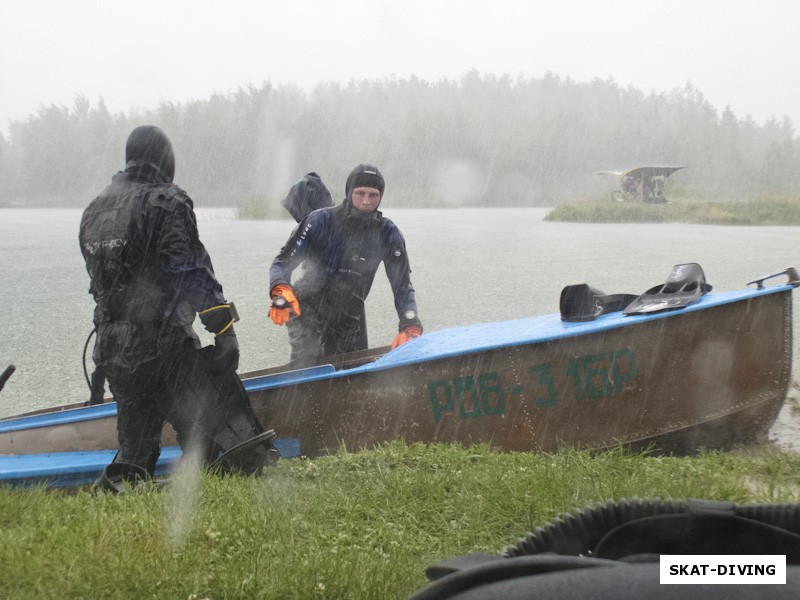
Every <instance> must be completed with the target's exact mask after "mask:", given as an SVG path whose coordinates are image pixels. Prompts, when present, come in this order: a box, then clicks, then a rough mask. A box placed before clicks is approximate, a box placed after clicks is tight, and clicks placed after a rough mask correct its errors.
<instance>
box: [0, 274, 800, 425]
mask: <svg viewBox="0 0 800 600" xmlns="http://www.w3.org/2000/svg"><path fill="white" fill-rule="evenodd" d="M793 289H794V286H792V285H790V284H784V285H773V286H767V287H763V288H758V289H743V290H735V291H727V292H714V293H709V294H706V295H704V296H702V297H701V298H700V299H699V300H698V301H697V302H695V303H694V304H691V305H689V306H686V307H684V308H680V309H677V310H669V311H663V312H658V313H653V314H643V315H623V314H622V312H613V313H608V314H605V315H601V316H600V317H598V318H597V319H596V320H594V321H586V322H565V321H562V320H561V317H560V315H559V314H558V313H555V314H548V315H537V316H533V317H525V318H523V319H514V320H508V321H495V322H490V323H478V324H473V325H467V326H462V327H454V328H448V329H442V330H438V331H433V332H431V333H428V334H426V335H423V336H421V337H419V338H416V339H414V340H412V341H411V342H409V343H407V344H404V345H402V346H400V347H398V348H396V349H394V350H392V351H391V352H387V353H386V354H384V355H383V356H381V357H379V358H378V359H377V360H375V361H373V362H369V363H366V364H364V365H360V366H358V367H353V368H350V369H342V370H339V371H337V370H335V369H334V367H333V366H332V365H319V366H317V367H310V368H308V369H299V370H296V371H287V372H282V373H274V374H269V375H261V376H256V377H252V378H248V379H244V380H243V383H244V386H245V389H246V390H247V391H248V392H259V391H264V390H269V389H275V388H281V387H288V386H291V385H297V384H300V383H309V382H313V381H318V380H321V379H336V378H341V377H352V376H355V375H360V374H366V373H375V372H380V371H385V370H389V369H395V368H399V367H405V366H409V365H414V364H421V363H425V362H431V361H435V360H441V359H445V358H452V357H455V356H463V355H467V354H477V353H481V352H486V351H490V350H498V349H502V348H508V347H512V346H521V345H530V344H537V343H542V342H549V341H554V340H558V339H566V338H572V337H578V336H582V335H587V334H592V333H600V332H604V331H608V330H611V329H620V328H624V327H630V326H633V325H636V324H641V323H645V322H649V321H656V320H660V319H668V318H671V317H675V316H679V315H683V314H688V313H693V312H697V311H701V310H704V309H707V308H712V307H715V306H722V305H725V304H732V303H734V302H739V301H742V300H748V299H751V298H757V297H760V296H766V295H769V294H775V293H780V292H791V291H792V290H793ZM443 342H446V343H443ZM116 414H117V405H116V403H114V402H108V403H105V404H99V405H96V406H85V407H77V408H73V409H66V410H62V411H56V412H48V413H42V414H37V415H29V416H25V417H17V418H10V419H5V420H0V433H7V432H12V431H19V430H24V429H34V428H37V427H48V426H53V425H56V424H59V425H61V424H69V423H74V422H79V421H81V422H82V421H92V420H99V419H105V418H108V417H112V416H113V417H115V416H116Z"/></svg>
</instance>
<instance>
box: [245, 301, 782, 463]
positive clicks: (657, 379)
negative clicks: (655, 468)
mask: <svg viewBox="0 0 800 600" xmlns="http://www.w3.org/2000/svg"><path fill="white" fill-rule="evenodd" d="M623 319H624V317H621V316H617V317H616V320H617V321H620V322H621V323H620V325H621V326H619V327H609V328H598V329H596V330H592V328H591V327H589V328H585V329H587V331H586V332H582V333H580V334H579V335H571V336H561V337H555V338H554V339H550V340H546V341H535V342H532V343H528V344H521V345H513V346H508V347H500V348H493V349H488V350H482V351H476V352H471V353H462V354H456V355H453V356H449V357H444V358H440V359H435V360H429V361H424V362H411V363H409V364H406V365H402V366H398V367H396V368H385V369H365V370H361V371H359V372H356V373H353V374H350V375H346V376H342V377H336V378H326V379H318V380H316V381H310V382H306V383H298V384H297V385H294V386H291V387H280V388H274V389H268V390H263V391H258V390H257V389H253V391H251V392H250V396H251V399H252V402H253V405H254V407H255V408H256V411H257V414H258V415H259V417H260V418H261V419H262V420H263V422H265V423H268V424H269V426H270V427H273V428H275V430H276V431H278V432H280V435H282V436H288V437H297V438H299V439H300V440H301V441H302V445H301V448H302V452H303V453H304V454H307V455H309V456H314V455H317V454H320V453H322V452H325V451H327V450H330V449H336V448H338V447H340V446H344V447H346V448H348V449H360V448H369V447H373V446H375V445H377V444H380V443H382V442H385V441H388V440H393V439H403V440H405V441H406V442H409V443H413V442H432V441H437V442H458V443H462V444H475V443H489V444H491V445H493V446H495V447H496V448H499V449H501V450H507V451H531V450H536V451H547V452H551V451H556V450H558V449H559V448H560V447H562V446H570V447H580V448H602V447H609V446H614V445H618V444H626V445H638V446H648V445H652V446H654V447H656V448H658V449H661V450H665V451H669V452H676V453H687V452H694V451H696V450H697V449H698V448H701V447H705V448H726V447H729V446H731V445H733V444H737V443H746V442H750V441H753V440H757V439H758V438H760V437H763V436H764V435H765V434H766V432H767V430H768V429H769V427H770V425H771V424H772V422H773V421H774V420H775V418H776V416H777V414H778V412H779V410H780V408H781V406H782V404H783V402H784V401H785V398H786V394H787V392H788V386H789V380H790V373H791V339H792V336H791V294H790V293H789V292H787V293H784V294H770V295H766V296H757V297H751V298H748V299H744V300H742V301H739V302H733V303H729V304H722V305H718V306H713V307H709V308H708V309H706V310H697V311H691V312H685V313H683V314H675V315H670V316H669V317H667V318H658V319H651V320H646V321H644V322H637V323H634V322H630V323H625V322H624V321H623ZM553 325H556V324H553ZM519 326H520V327H524V326H525V324H524V323H523V322H520V324H519ZM562 327H563V325H562ZM564 331H565V330H563V329H562V332H564ZM566 331H568V330H566ZM466 333H468V332H466ZM409 350H410V348H409ZM376 364H377V363H376ZM254 388H256V386H254Z"/></svg>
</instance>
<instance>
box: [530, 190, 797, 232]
mask: <svg viewBox="0 0 800 600" xmlns="http://www.w3.org/2000/svg"><path fill="white" fill-rule="evenodd" d="M545 220H546V221H569V222H588V223H704V224H712V225H800V198H790V197H780V196H775V197H761V198H757V199H754V200H749V201H745V202H701V201H694V200H685V199H676V200H671V201H670V202H669V203H668V204H645V203H642V202H613V201H611V200H587V201H580V202H570V203H565V204H559V205H558V206H556V207H555V208H554V209H553V210H552V211H550V213H548V214H547V216H546V217H545Z"/></svg>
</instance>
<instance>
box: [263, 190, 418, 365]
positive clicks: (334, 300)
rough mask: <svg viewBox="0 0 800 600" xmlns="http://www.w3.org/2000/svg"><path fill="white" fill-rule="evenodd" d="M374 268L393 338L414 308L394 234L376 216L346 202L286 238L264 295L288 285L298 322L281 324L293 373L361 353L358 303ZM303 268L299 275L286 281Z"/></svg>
mask: <svg viewBox="0 0 800 600" xmlns="http://www.w3.org/2000/svg"><path fill="white" fill-rule="evenodd" d="M381 262H383V264H384V267H385V269H386V275H387V277H388V278H389V283H390V284H391V287H392V292H393V294H394V305H395V309H396V310H397V315H398V317H399V328H398V330H399V331H402V330H404V329H405V328H407V327H409V326H412V325H415V326H418V327H419V328H420V330H421V329H422V324H421V323H420V321H419V318H418V317H417V303H416V300H415V298H414V288H413V286H412V285H411V268H410V266H409V262H408V255H407V253H406V246H405V240H404V239H403V236H402V234H401V233H400V230H399V229H398V228H397V226H396V225H395V224H394V223H393V222H392V221H391V220H389V219H387V218H385V217H383V215H382V214H381V213H380V212H379V211H375V212H371V213H363V212H360V211H358V210H357V209H356V208H355V207H353V205H352V203H351V201H350V200H349V199H345V200H344V201H343V202H342V204H340V205H338V206H335V207H331V208H322V209H319V210H315V211H314V212H312V213H310V214H309V215H308V216H306V217H305V218H304V219H303V220H302V221H301V222H300V224H299V225H298V226H297V228H296V229H295V230H294V231H293V232H292V234H291V236H290V237H289V240H288V241H287V242H286V245H285V246H284V247H283V248H282V249H281V252H280V254H278V256H277V257H276V258H275V260H274V261H273V262H272V266H271V268H270V272H269V275H270V289H274V288H275V286H277V285H281V284H283V285H291V286H292V288H293V289H294V293H295V295H296V297H297V299H298V301H299V303H300V310H301V313H302V314H301V315H300V316H299V317H297V316H293V317H292V318H291V319H290V320H289V322H288V323H287V327H288V328H289V342H290V344H291V347H292V356H291V361H292V363H293V364H294V365H295V366H309V365H313V364H317V363H318V362H320V360H321V359H322V358H323V357H326V356H331V355H334V354H340V353H343V352H352V351H355V350H363V349H366V348H367V347H368V341H367V324H366V318H365V315H364V301H365V300H366V299H367V295H368V294H369V291H370V288H371V287H372V282H373V281H374V279H375V273H376V272H377V270H378V267H379V266H380V264H381ZM301 264H302V265H303V275H302V276H301V277H300V279H299V280H298V281H297V282H296V283H291V274H292V271H294V269H296V268H297V267H298V266H300V265H301Z"/></svg>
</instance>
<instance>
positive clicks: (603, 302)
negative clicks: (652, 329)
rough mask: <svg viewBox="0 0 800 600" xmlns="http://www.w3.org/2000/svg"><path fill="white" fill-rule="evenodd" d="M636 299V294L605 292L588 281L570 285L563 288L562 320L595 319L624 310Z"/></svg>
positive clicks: (579, 320) (561, 301)
mask: <svg viewBox="0 0 800 600" xmlns="http://www.w3.org/2000/svg"><path fill="white" fill-rule="evenodd" d="M635 299H636V295H635V294H604V293H603V292H601V291H600V290H598V289H596V288H593V287H591V286H590V285H588V284H586V283H578V284H576V285H568V286H566V287H565V288H564V289H563V290H561V298H560V299H559V308H560V310H561V320H562V321H571V322H581V321H593V320H594V319H596V318H597V317H599V316H600V315H603V314H606V313H609V312H614V311H618V310H622V309H623V308H625V307H626V306H628V305H629V304H630V303H631V302H633V301H634V300H635Z"/></svg>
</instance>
